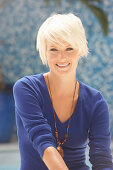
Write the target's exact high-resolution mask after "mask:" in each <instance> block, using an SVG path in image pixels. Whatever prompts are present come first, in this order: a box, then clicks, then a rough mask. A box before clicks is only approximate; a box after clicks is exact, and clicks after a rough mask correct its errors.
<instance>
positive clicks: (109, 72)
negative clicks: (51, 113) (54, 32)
mask: <svg viewBox="0 0 113 170" xmlns="http://www.w3.org/2000/svg"><path fill="white" fill-rule="evenodd" d="M2 2H4V0H1V2H0V63H1V64H2V70H3V74H4V76H5V81H6V83H7V84H14V82H15V81H16V80H17V79H19V78H21V77H23V76H25V75H30V74H37V73H40V72H45V71H47V70H48V68H46V67H45V66H43V65H42V63H41V61H40V58H39V56H38V53H37V51H36V48H35V43H36V34H37V30H38V28H39V26H40V24H42V22H43V21H44V20H45V19H46V18H47V17H48V16H49V15H50V14H51V13H52V12H62V13H65V12H66V13H68V12H73V13H74V14H76V15H78V16H79V17H80V18H81V20H82V22H83V25H84V27H85V30H86V35H87V39H88V42H89V44H88V46H89V50H90V54H89V56H88V58H83V59H81V60H80V61H79V65H78V69H77V78H78V79H79V80H81V81H83V82H85V83H87V84H88V85H90V86H92V87H94V88H96V89H98V90H100V91H101V92H102V94H103V96H104V97H105V98H106V100H107V102H108V106H109V110H110V117H111V133H112V136H113V125H112V124H113V123H112V122H113V118H112V117H113V104H112V101H113V0H109V1H106V0H103V1H102V2H103V4H102V8H103V10H104V11H105V12H106V13H107V15H108V20H109V33H108V36H107V37H105V36H104V35H103V32H102V29H101V27H100V24H99V22H98V20H97V19H96V18H95V16H94V15H93V13H92V12H91V11H90V10H89V9H88V8H86V7H85V6H84V5H83V4H81V3H80V2H77V1H75V2H74V3H73V5H70V3H69V2H68V1H67V0H62V1H61V4H60V6H57V5H55V4H54V1H50V5H49V6H47V5H46V3H45V1H44V0H42V1H39V0H33V1H31V0H10V1H9V2H8V3H7V4H3V3H2ZM2 5H3V6H2Z"/></svg>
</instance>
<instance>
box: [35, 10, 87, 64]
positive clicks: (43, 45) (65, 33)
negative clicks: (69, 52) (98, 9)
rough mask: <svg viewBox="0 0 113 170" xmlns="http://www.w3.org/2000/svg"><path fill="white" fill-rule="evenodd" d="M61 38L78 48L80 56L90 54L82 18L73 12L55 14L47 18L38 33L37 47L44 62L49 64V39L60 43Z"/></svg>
mask: <svg viewBox="0 0 113 170" xmlns="http://www.w3.org/2000/svg"><path fill="white" fill-rule="evenodd" d="M59 38H60V39H62V40H64V41H66V42H68V43H69V44H70V45H72V46H73V48H77V49H78V51H79V53H80V56H87V55H88V47H87V40H86V36H85V30H84V28H83V25H82V22H81V20H80V18H79V17H77V16H75V15H74V14H72V13H69V14H54V15H52V16H50V17H49V18H47V19H46V21H45V22H44V23H43V24H42V25H41V27H40V28H39V31H38V34H37V42H36V48H37V50H39V55H40V58H41V60H42V63H43V64H45V65H47V58H46V49H47V41H53V42H57V43H60V40H59Z"/></svg>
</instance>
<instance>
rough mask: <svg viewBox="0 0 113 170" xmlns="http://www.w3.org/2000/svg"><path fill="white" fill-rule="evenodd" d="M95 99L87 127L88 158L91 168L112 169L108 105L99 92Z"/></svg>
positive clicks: (98, 169)
mask: <svg viewBox="0 0 113 170" xmlns="http://www.w3.org/2000/svg"><path fill="white" fill-rule="evenodd" d="M95 101H96V102H94V103H96V104H95V105H94V107H93V108H94V109H93V118H92V122H91V124H90V129H89V148H90V150H89V158H90V159H89V160H90V162H91V164H92V169H93V170H113V162H112V155H111V150H110V140H111V138H110V127H109V111H108V106H107V104H106V101H105V100H104V98H103V97H102V95H101V94H100V93H99V94H98V96H97V97H96V99H95Z"/></svg>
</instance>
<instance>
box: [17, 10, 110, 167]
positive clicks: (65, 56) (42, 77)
mask: <svg viewBox="0 0 113 170" xmlns="http://www.w3.org/2000/svg"><path fill="white" fill-rule="evenodd" d="M37 49H38V50H39V54H40V57H41V60H42V62H43V64H46V65H48V66H49V69H50V70H49V72H47V73H41V74H37V75H31V76H25V77H23V78H21V79H20V80H18V81H17V82H16V83H15V85H14V99H15V110H16V120H17V127H18V139H19V149H20V155H21V170H47V169H50V170H68V169H69V170H88V169H89V167H88V166H87V165H86V163H85V149H86V146H87V144H88V145H89V147H90V151H89V157H90V162H91V164H92V169H93V170H112V169H113V163H112V156H111V150H110V129H109V112H108V107H107V104H106V101H105V100H104V98H103V97H102V95H101V94H100V92H99V91H97V90H95V89H93V88H91V87H89V86H87V85H86V84H84V83H82V82H80V81H77V79H76V69H77V65H78V61H79V58H80V57H81V56H84V55H87V54H88V47H87V40H86V37H85V31H84V28H83V26H82V23H81V20H80V19H79V18H78V17H77V16H75V15H73V14H71V13H70V14H56V15H53V16H51V17H49V18H48V19H47V20H46V21H45V22H44V23H43V24H42V26H41V27H40V29H39V31H38V35H37Z"/></svg>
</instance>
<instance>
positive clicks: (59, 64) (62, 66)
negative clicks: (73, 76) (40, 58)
mask: <svg viewBox="0 0 113 170" xmlns="http://www.w3.org/2000/svg"><path fill="white" fill-rule="evenodd" d="M68 64H69V63H68ZM68 64H65V65H60V64H57V65H58V66H60V67H65V66H67V65H68Z"/></svg>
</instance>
